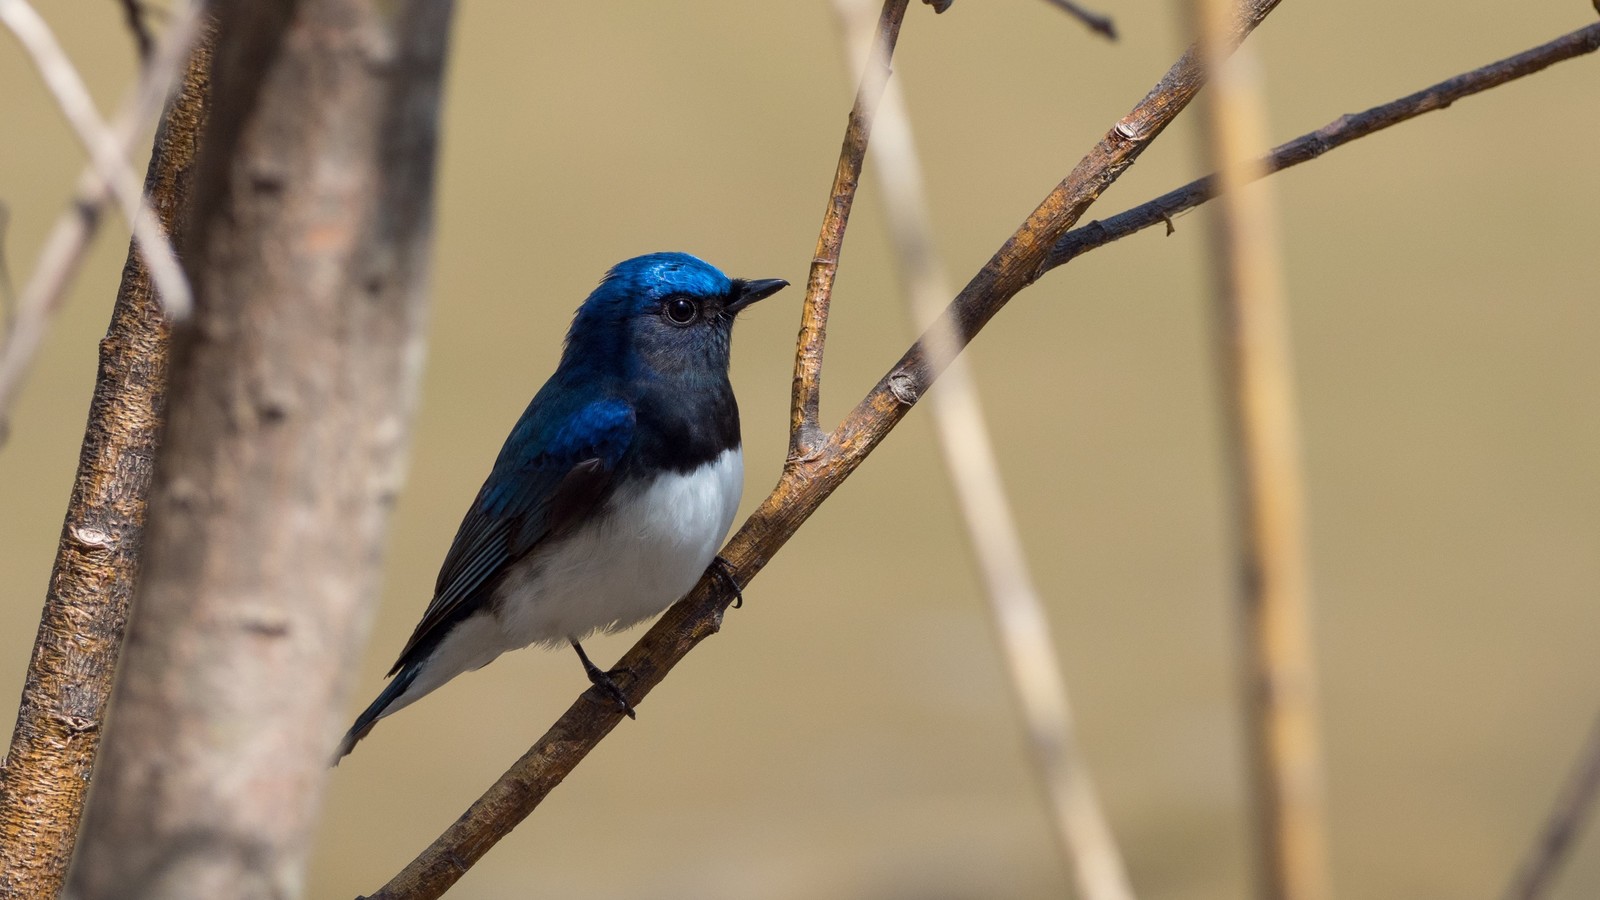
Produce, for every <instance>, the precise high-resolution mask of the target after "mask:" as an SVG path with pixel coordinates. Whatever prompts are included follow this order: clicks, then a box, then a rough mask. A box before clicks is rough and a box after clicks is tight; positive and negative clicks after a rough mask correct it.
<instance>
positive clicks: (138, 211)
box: [0, 0, 194, 317]
mask: <svg viewBox="0 0 1600 900" xmlns="http://www.w3.org/2000/svg"><path fill="white" fill-rule="evenodd" d="M0 22H5V24H6V26H7V27H8V28H10V29H11V33H12V34H14V35H16V36H17V40H18V41H19V42H20V43H21V44H22V45H23V47H24V48H25V49H26V50H27V51H28V54H29V55H30V56H32V57H33V63H34V66H35V67H37V68H38V70H39V74H40V75H41V76H43V78H44V82H45V85H46V86H47V87H48V88H49V89H50V93H51V94H52V95H54V97H55V98H56V105H58V106H59V107H61V112H62V113H63V114H64V115H65V116H66V119H67V122H68V124H70V125H71V126H72V130H73V131H74V132H75V133H76V134H77V135H78V140H79V141H81V142H82V143H83V146H84V149H85V150H87V151H88V153H89V158H90V159H91V160H93V161H94V164H95V167H96V168H97V169H99V170H100V177H101V179H102V180H104V181H105V183H106V184H107V185H109V186H110V187H111V193H112V195H113V196H115V197H116V199H117V203H118V207H119V209H120V211H121V213H122V216H123V218H124V219H126V220H127V223H128V227H129V228H130V229H131V230H132V231H133V238H134V241H135V242H137V243H138V245H139V252H140V253H141V254H142V255H143V256H144V261H145V267H146V268H148V269H149V270H150V278H151V280H152V281H154V282H155V285H156V289H157V290H158V291H160V293H161V302H162V303H163V304H164V305H165V306H166V308H167V310H168V311H169V312H170V313H171V314H172V315H173V316H174V317H182V316H184V315H187V314H188V311H189V308H190V307H191V306H192V305H193V304H194V300H193V298H192V297H191V296H190V293H189V280H188V278H186V277H185V276H184V274H183V265H182V264H181V263H179V262H178V254H177V253H176V252H174V251H173V249H172V242H171V241H168V240H167V235H166V232H164V231H163V230H162V229H161V222H160V220H159V219H157V218H156V214H155V212H154V211H153V210H151V209H150V205H149V204H148V203H146V202H145V201H144V195H143V192H142V191H141V189H140V185H139V176H138V175H136V174H134V171H133V166H132V164H131V163H130V162H129V161H128V151H127V150H126V149H124V148H123V142H122V141H119V140H118V139H117V134H116V132H115V131H113V130H112V129H111V127H110V126H109V125H107V124H106V122H105V120H104V119H102V118H100V113H99V111H98V110H96V109H95V108H94V100H93V99H92V98H91V97H90V96H89V88H88V86H87V85H85V84H84V83H83V77H82V76H81V75H79V74H78V70H77V69H75V68H73V66H72V60H70V59H68V58H67V54H66V51H64V50H62V49H61V44H60V43H59V42H58V41H56V36H55V34H54V33H53V32H52V31H51V30H50V26H49V25H47V24H46V23H45V21H44V19H42V18H40V16H39V14H38V13H37V12H35V11H34V9H33V7H32V6H29V5H28V3H27V0H0Z"/></svg>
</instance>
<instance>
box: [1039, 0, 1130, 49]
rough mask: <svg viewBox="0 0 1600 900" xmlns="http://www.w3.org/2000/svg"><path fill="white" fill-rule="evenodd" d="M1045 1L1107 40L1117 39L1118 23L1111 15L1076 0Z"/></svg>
mask: <svg viewBox="0 0 1600 900" xmlns="http://www.w3.org/2000/svg"><path fill="white" fill-rule="evenodd" d="M1045 2H1046V3H1049V4H1050V5H1051V6H1054V7H1056V8H1057V9H1059V10H1061V11H1062V12H1064V13H1066V14H1067V15H1069V16H1071V17H1073V18H1074V19H1077V20H1078V21H1079V22H1082V23H1083V24H1084V26H1085V27H1086V28H1088V29H1089V30H1090V31H1092V32H1094V33H1095V34H1098V35H1100V36H1102V37H1104V38H1105V39H1106V40H1108V41H1114V40H1116V39H1117V24H1116V23H1115V22H1113V21H1111V17H1110V16H1108V15H1105V14H1103V13H1097V12H1095V11H1094V10H1092V9H1089V8H1088V7H1085V6H1083V5H1082V4H1079V3H1077V2H1075V0H1045Z"/></svg>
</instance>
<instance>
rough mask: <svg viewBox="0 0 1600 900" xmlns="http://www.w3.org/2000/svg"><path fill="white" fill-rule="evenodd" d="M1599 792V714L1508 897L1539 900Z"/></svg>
mask: <svg viewBox="0 0 1600 900" xmlns="http://www.w3.org/2000/svg"><path fill="white" fill-rule="evenodd" d="M1597 796H1600V718H1597V719H1596V720H1595V723H1594V727H1593V728H1592V729H1591V730H1590V731H1589V738H1588V740H1587V741H1586V742H1585V743H1584V745H1583V749H1582V750H1581V751H1579V754H1578V761H1577V762H1576V763H1574V764H1573V767H1572V772H1571V773H1570V774H1569V775H1568V776H1567V782H1566V784H1565V785H1563V786H1562V788H1561V793H1560V795H1559V796H1557V797H1556V803H1555V807H1554V808H1552V809H1551V810H1550V815H1549V817H1548V818H1546V819H1545V822H1544V827H1542V828H1540V829H1539V837H1538V839H1537V840H1536V841H1535V842H1534V845H1533V847H1531V848H1530V849H1529V851H1528V856H1527V858H1526V859H1524V860H1523V862H1522V865H1521V866H1520V867H1518V869H1517V874H1516V877H1514V878H1513V879H1512V881H1511V884H1510V886H1508V887H1507V888H1506V892H1505V894H1504V897H1505V900H1538V898H1540V897H1543V896H1544V895H1545V892H1546V891H1548V890H1549V889H1550V887H1551V886H1552V885H1554V884H1555V877H1556V873H1557V872H1559V871H1560V870H1561V864H1562V863H1564V862H1566V860H1567V855H1568V853H1569V852H1570V851H1571V850H1572V845H1573V843H1575V842H1576V841H1577V838H1578V834H1579V833H1580V832H1581V831H1582V830H1583V826H1584V823H1585V822H1586V821H1587V820H1588V818H1589V816H1590V814H1591V813H1592V812H1593V811H1594V803H1595V798H1596V797H1597Z"/></svg>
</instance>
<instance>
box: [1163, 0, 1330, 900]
mask: <svg viewBox="0 0 1600 900" xmlns="http://www.w3.org/2000/svg"><path fill="white" fill-rule="evenodd" d="M1188 6H1189V10H1190V18H1191V21H1192V22H1193V23H1194V29H1195V32H1196V34H1197V35H1198V38H1199V47H1200V53H1201V59H1202V62H1203V64H1204V65H1205V67H1206V70H1207V73H1208V84H1209V87H1208V88H1207V91H1206V96H1205V97H1204V98H1202V99H1203V100H1204V103H1203V104H1202V110H1203V118H1204V129H1205V134H1206V141H1205V146H1206V151H1207V155H1208V158H1209V161H1210V163H1211V164H1212V165H1213V166H1214V167H1215V168H1216V170H1217V172H1218V179H1219V183H1220V187H1221V190H1220V193H1219V197H1218V212H1217V217H1216V225H1215V228H1214V232H1213V234H1214V246H1213V253H1212V259H1213V268H1214V271H1215V276H1216V289H1215V291H1216V337H1217V348H1216V359H1217V365H1218V368H1219V370H1220V373H1221V381H1222V394H1223V402H1222V406H1223V409H1224V412H1225V418H1226V421H1225V428H1224V430H1225V433H1226V440H1227V451H1226V452H1227V457H1228V463H1229V467H1230V470H1231V474H1232V484H1231V488H1232V491H1233V493H1234V497H1235V499H1234V505H1235V510H1234V513H1235V516H1236V518H1237V521H1238V546H1239V577H1240V585H1239V589H1240V601H1239V618H1240V630H1241V632H1242V635H1243V657H1244V659H1243V681H1244V691H1245V697H1244V707H1245V714H1246V717H1247V718H1248V722H1249V735H1248V738H1247V744H1248V745H1249V747H1250V756H1251V761H1250V762H1251V766H1250V768H1251V771H1250V783H1251V787H1252V790H1253V794H1254V799H1255V806H1256V823H1255V826H1256V829H1257V846H1258V848H1259V853H1260V861H1259V862H1260V894H1261V896H1262V897H1263V898H1266V900H1325V898H1327V897H1328V896H1329V895H1330V889H1329V883H1328V871H1327V868H1328V864H1327V851H1326V835H1325V823H1324V814H1323V799H1322V778H1323V775H1322V754H1321V743H1320V737H1319V733H1318V722H1317V700H1316V686H1315V682H1316V679H1315V673H1314V666H1313V664H1312V650H1311V633H1310V613H1309V607H1310V594H1311V590H1310V575H1309V571H1308V565H1307V561H1306V535H1305V509H1304V506H1305V501H1304V488H1303V486H1302V478H1301V473H1300V446H1299V435H1298V433H1297V428H1296V421H1295V419H1296V407H1295V398H1294V386H1293V376H1292V374H1291V366H1290V355H1291V354H1290V346H1289V329H1288V323H1287V315H1286V311H1285V302H1284V291H1283V283H1282V274H1281V272H1280V270H1279V258H1278V247H1277V241H1276V235H1275V233H1274V228H1275V223H1274V221H1273V212H1272V207H1271V204H1270V202H1269V196H1268V193H1267V185H1266V184H1265V183H1264V182H1260V181H1258V180H1257V179H1259V178H1260V177H1261V176H1262V175H1264V174H1265V172H1264V171H1262V170H1261V162H1260V161H1259V157H1260V155H1261V153H1262V151H1263V150H1264V149H1265V148H1266V146H1267V144H1266V139H1265V132H1266V129H1265V125H1264V119H1265V101H1264V98H1263V96H1262V88H1261V80H1260V78H1259V76H1258V74H1257V69H1256V63H1255V60H1254V58H1253V55H1252V54H1251V52H1250V50H1249V48H1248V47H1240V48H1239V49H1238V50H1237V52H1235V50H1234V46H1235V41H1234V40H1233V38H1232V37H1231V35H1232V34H1233V32H1234V31H1235V28H1234V10H1233V4H1232V3H1231V2H1229V0H1189V4H1188ZM1251 182H1255V183H1254V184H1251Z"/></svg>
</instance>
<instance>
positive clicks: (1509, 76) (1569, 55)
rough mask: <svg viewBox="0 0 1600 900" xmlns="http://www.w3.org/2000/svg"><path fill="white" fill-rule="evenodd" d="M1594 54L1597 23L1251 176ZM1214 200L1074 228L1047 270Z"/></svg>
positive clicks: (1190, 197)
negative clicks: (1557, 65)
mask: <svg viewBox="0 0 1600 900" xmlns="http://www.w3.org/2000/svg"><path fill="white" fill-rule="evenodd" d="M1596 50H1600V23H1596V24H1594V25H1589V26H1587V27H1585V28H1579V29H1578V30H1577V31H1573V32H1569V33H1567V34H1564V35H1562V36H1561V37H1558V38H1556V39H1555V40H1553V41H1550V42H1548V43H1545V44H1540V45H1539V46H1537V47H1534V48H1533V49H1531V50H1526V51H1523V52H1522V53H1518V54H1517V55H1516V56H1508V57H1506V58H1505V59H1502V60H1500V61H1499V62H1493V63H1490V64H1488V65H1486V66H1483V67H1481V68H1477V69H1473V70H1472V71H1470V72H1464V73H1462V74H1460V75H1457V76H1455V77H1454V78H1447V79H1445V80H1444V81H1441V82H1439V83H1438V84H1435V85H1433V86H1431V87H1426V88H1423V89H1422V90H1420V91H1417V92H1416V93H1414V94H1408V95H1406V96H1404V97H1401V98H1400V99H1398V100H1393V101H1390V102H1388V103H1385V104H1383V105H1382V106H1374V107H1372V108H1371V109H1369V110H1366V111H1365V112H1359V113H1355V114H1354V115H1344V116H1340V117H1339V118H1337V119H1334V120H1333V121H1332V122H1329V123H1328V124H1326V125H1324V126H1322V127H1321V128H1318V129H1317V130H1316V131H1313V132H1310V133H1308V134H1303V135H1301V136H1299V137H1297V138H1295V139H1294V140H1292V141H1289V142H1287V143H1285V144H1281V145H1279V146H1278V147H1277V148H1276V149H1274V150H1273V151H1272V152H1271V153H1270V154H1268V155H1267V156H1265V157H1263V158H1262V159H1261V162H1260V165H1259V166H1257V167H1255V168H1254V169H1253V171H1254V172H1256V173H1258V174H1260V175H1270V174H1272V173H1274V172H1281V171H1283V170H1284V169H1287V168H1289V167H1290V166H1298V165H1300V164H1301V163H1304V162H1310V161H1311V160H1313V159H1316V158H1317V157H1319V156H1321V155H1322V154H1324V153H1327V152H1328V151H1329V150H1333V149H1336V148H1338V147H1343V146H1344V145H1345V144H1348V143H1350V142H1351V141H1354V140H1357V139H1359V138H1364V137H1366V136H1367V135H1370V134H1375V133H1377V132H1379V131H1382V130H1383V129H1385V128H1388V127H1390V126H1392V125H1399V124H1400V123H1401V122H1404V121H1407V120H1408V119H1414V118H1416V117H1417V116H1420V115H1422V114H1423V113H1430V112H1433V111H1434V110H1438V109H1445V108H1446V107H1448V106H1450V104H1452V103H1454V102H1456V101H1457V100H1460V99H1462V98H1465V97H1470V96H1472V95H1473V94H1479V93H1482V92H1484V91H1487V90H1489V89H1490V88H1496V87H1499V86H1500V85H1502V84H1505V83H1507V82H1509V81H1515V80H1517V79H1518V78H1523V77H1525V76H1528V75H1532V74H1534V73H1535V72H1542V71H1544V70H1545V69H1547V68H1549V67H1550V66H1553V65H1555V64H1556V63H1558V62H1562V61H1564V60H1569V59H1575V58H1577V57H1579V56H1584V55H1586V54H1589V53H1593V52H1595V51H1596ZM1216 196H1217V180H1216V176H1215V175H1207V176H1206V177H1204V178H1197V179H1195V180H1194V181H1191V182H1189V183H1188V184H1186V185H1184V186H1183V187H1180V188H1175V189H1173V190H1171V191H1168V192H1167V193H1165V194H1162V195H1161V196H1159V197H1157V198H1155V199H1154V200H1150V201H1147V202H1145V203H1141V204H1139V205H1138V206H1135V207H1133V208H1132V209H1129V210H1127V211H1126V212H1120V213H1117V214H1116V215H1114V216H1112V217H1111V218H1109V219H1105V220H1103V221H1102V220H1096V221H1093V222H1090V223H1089V224H1087V225H1084V226H1082V227H1079V228H1074V229H1073V230H1072V231H1069V232H1067V235H1066V236H1065V237H1063V238H1062V239H1061V240H1060V241H1059V242H1057V243H1056V245H1055V247H1054V249H1052V250H1051V251H1050V256H1049V259H1048V260H1047V261H1046V263H1045V270H1046V271H1048V270H1050V269H1054V268H1055V267H1056V266H1060V265H1064V264H1066V263H1069V262H1071V261H1072V260H1074V259H1076V258H1078V257H1079V256H1082V255H1083V254H1085V253H1088V252H1089V251H1090V250H1095V249H1098V248H1100V247H1104V246H1105V245H1106V244H1109V243H1111V242H1112V241H1118V240H1121V239H1123V238H1125V237H1127V236H1128V235H1130V234H1133V233H1134V232H1137V231H1143V230H1144V229H1146V228H1149V227H1151V226H1152V225H1157V224H1161V223H1166V225H1167V226H1168V228H1171V225H1172V219H1173V218H1175V217H1176V216H1178V215H1179V214H1180V213H1184V212H1188V211H1189V210H1191V209H1194V208H1195V207H1197V206H1199V205H1200V204H1202V203H1205V202H1206V201H1207V200H1210V199H1212V198H1214V197H1216Z"/></svg>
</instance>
